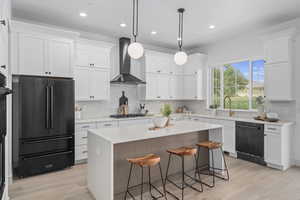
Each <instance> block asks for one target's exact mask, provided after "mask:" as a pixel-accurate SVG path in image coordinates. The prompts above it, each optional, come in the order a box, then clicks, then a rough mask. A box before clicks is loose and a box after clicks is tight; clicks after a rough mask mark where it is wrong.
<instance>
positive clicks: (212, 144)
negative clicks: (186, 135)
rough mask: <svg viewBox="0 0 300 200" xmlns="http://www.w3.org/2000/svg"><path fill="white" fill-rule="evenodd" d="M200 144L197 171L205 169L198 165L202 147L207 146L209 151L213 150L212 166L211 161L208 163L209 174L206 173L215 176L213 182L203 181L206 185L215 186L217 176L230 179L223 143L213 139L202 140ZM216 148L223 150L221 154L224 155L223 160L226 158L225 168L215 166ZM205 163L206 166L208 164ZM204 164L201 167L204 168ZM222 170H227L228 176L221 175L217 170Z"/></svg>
mask: <svg viewBox="0 0 300 200" xmlns="http://www.w3.org/2000/svg"><path fill="white" fill-rule="evenodd" d="M197 146H198V156H197V169H198V170H197V173H200V172H201V171H204V170H206V169H204V170H200V169H199V168H200V167H199V166H198V161H199V152H200V148H201V147H202V148H206V149H208V150H209V152H211V159H212V162H211V163H212V166H210V163H208V164H206V165H207V167H208V174H205V175H209V176H212V177H213V184H212V185H211V184H208V183H205V182H202V183H203V184H204V185H206V186H208V187H210V188H213V187H215V177H217V178H220V179H223V180H226V181H228V180H229V171H228V167H227V163H226V160H225V156H224V152H223V148H222V144H221V143H219V142H212V141H204V142H200V143H198V144H197ZM215 149H220V151H221V154H222V157H223V160H224V165H225V169H219V168H215V166H214V150H215ZM206 165H204V166H206ZM204 166H202V167H201V168H203V167H204ZM216 170H217V171H222V172H224V171H225V172H226V174H227V175H226V176H221V175H219V174H220V173H217V172H215V171H216ZM201 174H204V173H201Z"/></svg>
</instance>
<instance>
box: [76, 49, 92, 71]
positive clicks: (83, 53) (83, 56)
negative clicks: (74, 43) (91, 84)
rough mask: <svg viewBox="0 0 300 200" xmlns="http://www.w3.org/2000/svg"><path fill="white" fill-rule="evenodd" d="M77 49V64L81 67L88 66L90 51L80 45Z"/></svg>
mask: <svg viewBox="0 0 300 200" xmlns="http://www.w3.org/2000/svg"><path fill="white" fill-rule="evenodd" d="M78 46H79V47H78V48H77V51H76V65H77V66H81V67H88V66H89V65H90V64H89V53H88V51H87V50H86V49H83V48H81V46H80V45H78Z"/></svg>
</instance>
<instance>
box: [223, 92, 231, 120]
mask: <svg viewBox="0 0 300 200" xmlns="http://www.w3.org/2000/svg"><path fill="white" fill-rule="evenodd" d="M226 99H228V100H229V117H232V116H233V115H234V112H233V111H232V109H231V106H232V104H231V103H232V101H231V98H230V96H226V97H224V102H223V105H224V108H225V104H226Z"/></svg>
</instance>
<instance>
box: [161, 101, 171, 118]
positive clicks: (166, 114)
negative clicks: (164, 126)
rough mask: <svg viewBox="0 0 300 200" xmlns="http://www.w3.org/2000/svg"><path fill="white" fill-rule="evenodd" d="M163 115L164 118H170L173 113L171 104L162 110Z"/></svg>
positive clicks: (164, 106) (165, 105)
mask: <svg viewBox="0 0 300 200" xmlns="http://www.w3.org/2000/svg"><path fill="white" fill-rule="evenodd" d="M160 112H161V114H162V115H163V116H164V117H169V116H170V115H171V113H172V107H171V105H170V104H164V105H163V107H162V108H161V110H160Z"/></svg>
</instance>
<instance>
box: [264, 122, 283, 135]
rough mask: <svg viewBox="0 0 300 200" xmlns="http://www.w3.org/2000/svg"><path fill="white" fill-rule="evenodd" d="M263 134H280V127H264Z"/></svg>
mask: <svg viewBox="0 0 300 200" xmlns="http://www.w3.org/2000/svg"><path fill="white" fill-rule="evenodd" d="M265 132H271V133H277V134H280V133H281V126H275V125H268V124H267V125H265Z"/></svg>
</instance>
